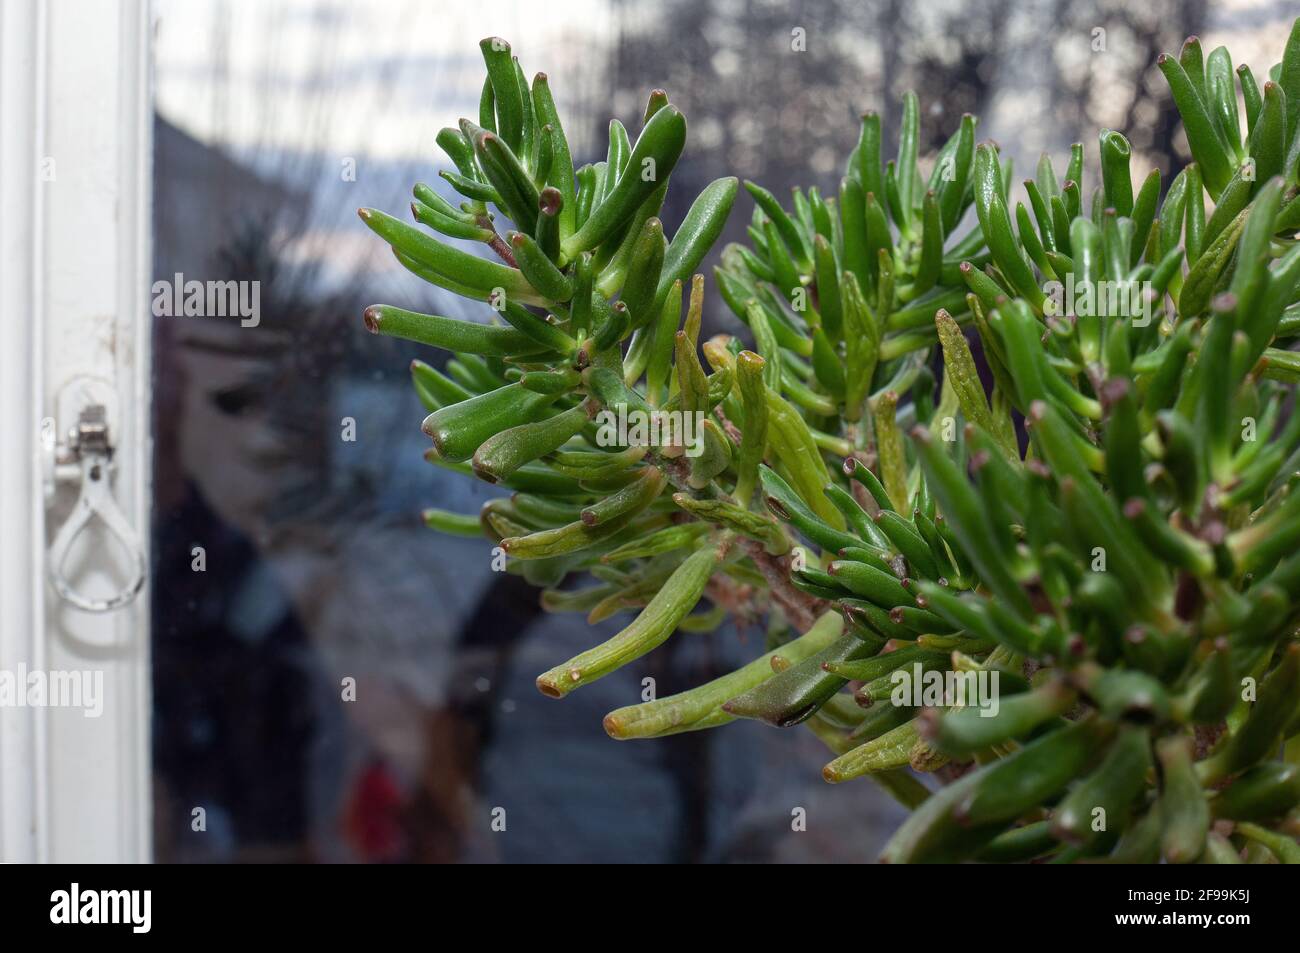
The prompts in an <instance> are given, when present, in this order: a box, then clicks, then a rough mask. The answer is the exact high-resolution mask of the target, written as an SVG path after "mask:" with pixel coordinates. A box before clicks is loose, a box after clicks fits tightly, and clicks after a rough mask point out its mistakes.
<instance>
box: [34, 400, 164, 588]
mask: <svg viewBox="0 0 1300 953" xmlns="http://www.w3.org/2000/svg"><path fill="white" fill-rule="evenodd" d="M59 449H60V450H63V451H64V453H62V454H60V456H62V457H64V460H60V461H58V462H59V463H63V462H65V460H66V462H67V463H72V464H74V466H76V468H77V469H76V470H75V471H74V472H76V474H77V478H78V479H79V480H80V482H81V495H80V497H78V499H77V503H76V505H75V506H74V507H73V510H72V513H71V514H69V516H68V520H67V522H65V523H64V524H63V526H62V527H60V529H59V532H58V534H57V535H56V536H55V537H54V544H53V545H52V546H51V547H50V555H49V573H50V582H51V583H52V584H53V586H54V590H55V591H56V592H57V593H58V594H59V595H60V596H61V597H62V598H63V599H64V600H66V601H67V602H70V603H71V604H72V605H74V606H76V607H77V608H78V609H85V610H86V611H87V612H111V611H112V610H114V609H120V608H121V607H122V606H125V605H128V604H129V603H130V602H131V601H132V600H133V599H135V597H136V596H137V595H138V594H139V592H140V590H141V588H143V586H144V580H145V574H146V567H145V561H144V550H143V549H142V548H141V546H140V539H139V537H138V536H136V533H135V530H134V529H132V528H131V524H130V523H128V522H127V521H126V517H125V516H123V515H122V511H121V510H120V509H118V506H117V502H116V501H115V500H114V499H113V491H112V488H111V483H110V470H111V467H112V460H113V445H112V441H111V439H110V435H109V432H108V418H107V412H106V410H105V408H104V405H103V404H91V405H90V406H88V407H86V408H84V409H83V410H82V411H81V415H80V417H79V418H78V420H77V426H76V429H74V430H73V431H72V432H71V433H70V434H69V435H68V444H67V447H66V448H59ZM69 469H72V468H71V467H69ZM96 516H98V517H99V519H100V520H101V521H102V522H103V524H104V525H105V526H106V527H107V528H108V531H109V532H110V533H112V534H113V535H114V536H116V537H117V540H118V542H119V543H121V545H122V548H123V549H125V550H126V552H127V553H128V554H129V555H130V556H131V560H132V562H134V564H135V567H134V568H135V575H134V577H133V578H132V579H131V581H130V582H128V583H127V584H126V585H125V586H124V587H123V588H122V589H121V590H120V591H118V592H117V593H116V594H115V595H112V596H109V597H108V598H106V599H91V598H88V597H86V596H83V595H82V594H81V593H79V592H78V591H77V590H76V589H75V588H73V585H72V583H71V582H69V581H68V579H67V577H65V576H64V574H63V563H64V561H65V560H66V559H67V558H68V553H69V551H71V549H72V543H73V541H74V540H75V539H76V538H77V536H78V535H79V534H80V533H81V531H82V530H83V529H85V528H86V527H87V526H88V525H89V524H90V521H91V520H93V519H94V518H95V517H96Z"/></svg>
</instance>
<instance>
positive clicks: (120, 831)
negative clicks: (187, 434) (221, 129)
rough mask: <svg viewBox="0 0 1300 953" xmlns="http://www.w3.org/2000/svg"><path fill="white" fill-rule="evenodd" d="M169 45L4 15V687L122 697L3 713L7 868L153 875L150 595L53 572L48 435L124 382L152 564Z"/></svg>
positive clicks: (99, 27) (49, 13)
mask: <svg viewBox="0 0 1300 953" xmlns="http://www.w3.org/2000/svg"><path fill="white" fill-rule="evenodd" d="M151 34H152V15H151V10H150V7H149V3H148V2H147V0H48V2H47V0H4V2H3V3H0V130H2V133H0V169H3V170H4V175H3V176H0V198H2V199H3V201H2V202H0V204H2V205H3V208H4V215H3V216H0V314H3V316H4V325H5V330H4V334H3V337H0V669H4V670H9V671H11V672H12V671H15V670H17V669H18V667H19V666H23V667H25V669H26V670H27V671H43V672H52V671H85V670H99V671H102V672H103V692H104V703H103V713H102V715H101V716H100V717H98V718H87V717H85V715H84V713H83V712H82V711H80V710H76V709H71V708H52V707H44V708H41V707H31V706H22V707H15V706H9V707H5V706H0V861H4V862H45V861H49V862H77V863H82V862H126V863H133V862H145V861H148V860H150V859H151V856H152V830H151V825H152V803H151V801H152V792H151V788H150V775H151V754H150V735H149V722H150V667H149V657H150V651H149V611H148V607H149V594H148V584H147V583H146V585H145V588H144V589H143V590H142V591H141V592H140V593H139V595H138V596H137V597H136V598H135V600H134V601H133V602H131V603H130V604H129V605H127V606H125V607H124V608H120V609H117V610H115V611H112V612H106V613H89V612H84V611H81V610H79V609H76V608H73V607H71V606H70V605H68V604H67V603H66V602H64V601H63V600H61V599H60V597H59V596H58V595H57V594H56V593H55V592H54V590H53V588H52V587H51V585H50V583H49V579H48V576H47V571H46V553H47V550H48V547H49V543H50V542H51V541H52V540H53V538H54V535H55V533H56V532H57V530H58V528H59V526H60V525H61V523H62V521H63V520H64V519H66V516H67V513H68V511H69V508H70V503H71V502H72V501H75V499H76V497H77V492H78V489H77V486H76V484H75V483H68V484H65V485H63V486H62V488H61V489H59V490H58V493H57V495H56V498H55V500H54V505H53V506H51V507H50V508H49V509H47V505H46V493H45V478H46V473H47V470H48V462H47V459H46V455H45V453H44V449H43V442H42V423H43V422H47V421H49V420H50V418H55V419H56V420H57V424H56V429H55V431H54V432H56V433H57V434H58V435H59V437H60V439H62V437H63V434H64V433H65V432H66V430H67V428H68V426H70V424H71V423H74V422H75V420H69V419H68V414H69V410H68V406H67V405H68V398H67V397H66V395H67V393H68V382H69V381H71V380H74V379H79V378H82V379H84V378H86V377H93V378H96V379H100V380H102V381H104V382H106V387H107V389H108V392H109V394H110V395H111V396H112V398H113V400H112V401H111V403H112V405H113V406H111V407H110V418H109V425H110V429H111V438H112V440H113V443H114V446H115V454H114V463H115V472H114V477H113V484H112V486H113V494H114V498H115V499H116V502H117V504H118V507H119V508H120V510H121V512H122V513H123V515H124V516H125V518H126V520H127V522H128V523H130V525H131V526H132V527H133V528H134V529H135V532H136V534H137V536H138V540H139V543H140V545H141V546H142V547H147V545H148V537H149V513H150V497H151V493H150V469H149V462H150V448H151V440H150V415H149V406H150V404H149V387H148V384H149V379H150V361H149V356H150V308H149V282H150V272H151V262H150V229H151V218H150V199H149V197H150V192H151V174H152V169H151V165H152V163H151V159H152V130H153V99H152V90H151V65H150V38H151ZM51 162H52V164H51ZM51 173H52V175H51ZM60 395H64V397H62V398H61V397H60ZM73 403H74V404H75V401H73ZM71 413H74V414H75V406H73V407H72V411H71ZM45 426H46V432H47V433H48V432H50V431H49V425H48V422H47V423H46V425H45ZM104 539H105V537H103V536H102V535H101V534H98V533H94V532H90V531H87V532H86V533H84V534H82V537H81V538H80V539H79V540H78V543H79V545H80V547H84V550H83V551H82V552H78V551H77V549H74V550H73V555H74V556H75V557H76V558H74V559H73V560H72V561H70V565H74V566H77V567H79V569H78V570H77V571H78V573H79V578H75V579H71V580H70V582H72V583H75V584H76V585H77V586H79V587H80V586H84V587H85V589H86V590H87V591H92V590H98V591H99V592H100V593H102V592H103V591H104V589H105V587H106V586H111V585H112V581H113V580H115V579H118V580H120V579H125V578H130V575H131V573H132V572H133V568H132V564H131V561H130V559H129V558H128V557H127V556H126V554H124V553H121V552H119V550H118V548H117V547H115V546H112V545H105V543H104ZM145 555H146V559H147V551H146V553H145ZM146 565H147V562H146Z"/></svg>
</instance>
